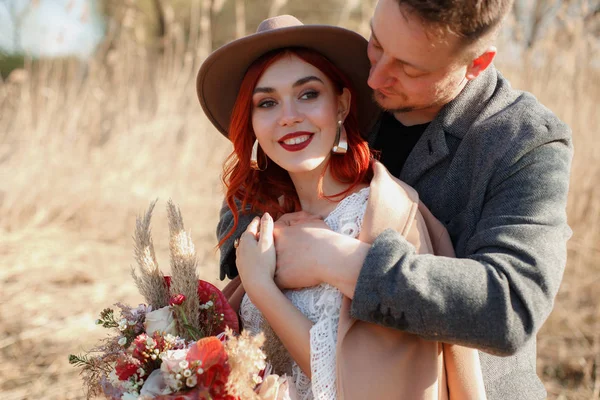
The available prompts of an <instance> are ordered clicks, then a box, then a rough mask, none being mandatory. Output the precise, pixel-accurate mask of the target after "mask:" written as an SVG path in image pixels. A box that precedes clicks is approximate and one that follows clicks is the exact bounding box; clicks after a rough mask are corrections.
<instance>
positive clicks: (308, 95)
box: [300, 90, 319, 100]
mask: <svg viewBox="0 0 600 400" xmlns="http://www.w3.org/2000/svg"><path fill="white" fill-rule="evenodd" d="M317 97H319V92H317V91H316V90H309V91H308V92H304V93H302V96H300V99H302V100H310V99H316V98H317Z"/></svg>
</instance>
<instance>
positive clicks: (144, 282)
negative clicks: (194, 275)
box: [131, 200, 169, 310]
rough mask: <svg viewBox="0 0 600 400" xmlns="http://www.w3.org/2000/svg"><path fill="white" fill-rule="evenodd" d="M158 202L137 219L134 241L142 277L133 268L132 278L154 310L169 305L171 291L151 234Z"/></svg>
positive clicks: (154, 202)
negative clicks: (159, 265) (151, 223)
mask: <svg viewBox="0 0 600 400" xmlns="http://www.w3.org/2000/svg"><path fill="white" fill-rule="evenodd" d="M157 201H158V200H154V201H153V202H152V203H151V204H150V207H149V208H148V211H146V213H145V214H144V217H143V218H139V217H138V218H137V219H136V224H135V234H134V235H133V241H134V255H135V260H136V262H137V264H138V267H139V273H140V275H137V274H136V268H135V267H131V276H132V277H133V280H134V281H135V284H136V286H137V287H138V290H139V291H140V294H141V295H142V296H144V298H145V299H146V302H147V303H148V304H149V305H150V306H152V309H154V310H156V309H159V308H162V307H165V306H167V305H168V304H169V290H168V289H167V286H166V285H165V279H164V275H163V273H162V272H161V270H160V269H159V267H158V262H157V261H156V254H155V253H154V244H153V243H152V236H151V233H150V220H151V219H152V211H153V210H154V206H155V205H156V202H157Z"/></svg>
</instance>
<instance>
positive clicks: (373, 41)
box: [370, 39, 381, 49]
mask: <svg viewBox="0 0 600 400" xmlns="http://www.w3.org/2000/svg"><path fill="white" fill-rule="evenodd" d="M370 43H371V45H372V46H373V47H375V48H376V49H381V45H380V44H379V43H378V42H376V41H375V40H373V39H371V41H370Z"/></svg>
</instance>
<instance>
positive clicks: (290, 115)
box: [279, 102, 303, 126]
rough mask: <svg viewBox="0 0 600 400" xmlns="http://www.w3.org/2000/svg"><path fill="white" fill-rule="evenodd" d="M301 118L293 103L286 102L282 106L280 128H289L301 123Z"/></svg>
mask: <svg viewBox="0 0 600 400" xmlns="http://www.w3.org/2000/svg"><path fill="white" fill-rule="evenodd" d="M302 120H303V118H302V115H301V113H300V112H299V110H298V107H297V106H296V104H295V103H294V102H286V103H284V104H283V107H282V112H281V117H280V118H279V124H280V125H281V126H289V125H292V124H297V123H299V122H302Z"/></svg>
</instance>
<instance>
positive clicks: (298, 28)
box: [196, 15, 379, 137]
mask: <svg viewBox="0 0 600 400" xmlns="http://www.w3.org/2000/svg"><path fill="white" fill-rule="evenodd" d="M367 43H368V42H367V40H366V39H365V38H363V37H362V36H361V35H359V34H358V33H356V32H353V31H351V30H348V29H344V28H340V27H337V26H331V25H304V24H303V23H302V22H300V21H299V20H298V19H297V18H295V17H293V16H291V15H281V16H278V17H273V18H269V19H266V20H264V21H263V22H261V24H260V25H259V26H258V29H257V30H256V33H254V34H251V35H248V36H245V37H243V38H240V39H237V40H234V41H232V42H230V43H228V44H226V45H224V46H222V47H220V48H219V49H217V50H215V51H214V52H213V53H212V54H211V55H210V56H208V57H207V58H206V60H205V61H204V62H203V63H202V66H201V67H200V71H199V72H198V77H197V79H196V90H197V92H198V98H199V99H200V104H201V105H202V109H203V110H204V112H205V114H206V116H207V117H208V119H209V120H210V121H211V122H212V124H213V125H214V126H215V127H216V128H217V129H218V130H219V131H220V132H221V133H222V134H223V135H225V137H227V136H228V132H227V130H228V129H229V122H230V118H231V111H232V110H233V106H234V104H235V101H236V98H237V95H238V91H239V88H240V85H241V83H242V80H243V78H244V75H245V74H246V71H247V69H248V68H249V67H250V65H251V64H252V63H253V62H254V61H255V60H256V59H258V58H259V57H260V56H262V55H263V54H266V53H268V52H270V51H272V50H276V49H281V48H286V47H304V48H308V49H312V50H315V51H316V52H318V53H320V54H321V55H323V56H325V57H326V58H327V59H328V60H329V61H331V62H332V63H333V64H334V65H335V66H336V67H338V68H339V69H340V70H341V71H342V72H344V74H346V76H347V77H348V78H349V79H350V81H351V82H352V85H353V86H354V90H355V91H356V95H357V97H358V98H357V99H353V101H355V103H356V105H357V108H358V119H359V123H360V129H361V133H362V134H363V136H365V137H366V136H367V135H368V134H369V131H370V129H371V127H372V125H373V123H374V122H375V120H376V118H377V116H378V115H379V108H378V107H377V105H376V103H375V102H374V101H373V98H372V91H371V89H370V88H369V86H368V85H367V79H368V77H369V69H370V64H369V60H368V58H367Z"/></svg>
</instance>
